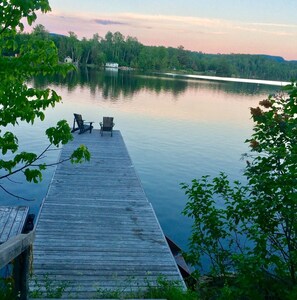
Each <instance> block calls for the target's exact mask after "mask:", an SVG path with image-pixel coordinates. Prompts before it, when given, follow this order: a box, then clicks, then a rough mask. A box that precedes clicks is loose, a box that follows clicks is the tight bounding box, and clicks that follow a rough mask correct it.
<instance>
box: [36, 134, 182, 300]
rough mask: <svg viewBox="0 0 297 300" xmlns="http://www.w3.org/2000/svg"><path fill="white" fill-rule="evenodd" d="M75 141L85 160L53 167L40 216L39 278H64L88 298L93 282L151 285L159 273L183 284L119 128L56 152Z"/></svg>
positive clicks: (64, 152) (77, 138) (77, 137)
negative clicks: (86, 155)
mask: <svg viewBox="0 0 297 300" xmlns="http://www.w3.org/2000/svg"><path fill="white" fill-rule="evenodd" d="M80 144H85V145H86V146H87V147H88V149H89V150H90V152H91V154H92V157H91V161H90V162H89V163H85V164H79V165H71V164H70V163H65V164H62V165H59V166H58V167H57V169H56V172H55V175H54V178H53V180H52V183H51V185H50V187H49V191H48V195H47V197H46V200H45V202H44V204H43V208H42V211H41V213H40V216H39V221H38V224H37V229H36V240H35V243H34V270H35V276H36V277H37V281H39V282H40V283H41V284H42V283H43V282H44V278H43V277H44V276H45V275H47V276H48V278H49V279H50V280H52V281H53V282H57V284H58V282H59V281H65V282H66V281H67V282H70V287H71V289H70V290H71V292H72V293H73V294H75V295H76V296H78V295H83V296H84V297H94V296H95V295H96V288H94V287H95V286H96V287H97V288H98V287H99V286H101V287H104V288H107V289H111V290H112V289H115V288H116V287H118V286H119V285H120V286H122V287H124V285H126V287H127V280H128V279H129V278H130V279H131V278H132V277H133V278H135V287H136V286H138V287H143V288H144V287H145V285H147V284H148V282H150V284H152V283H155V282H156V280H157V278H158V276H159V275H160V274H164V275H165V276H166V277H167V278H168V279H174V280H178V281H180V282H181V284H182V285H184V282H183V280H182V278H181V275H180V273H179V271H178V269H177V266H176V264H175V261H174V258H173V256H172V254H171V252H170V250H169V247H168V245H167V243H166V241H165V238H164V235H163V232H162V230H161V228H160V225H159V223H158V220H157V218H156V216H155V213H154V211H153V209H152V207H151V205H150V203H149V202H148V200H147V198H146V195H145V193H144V190H143V188H142V185H141V183H140V180H139V177H138V176H137V174H136V172H135V169H134V167H133V163H132V161H131V159H130V156H129V154H128V151H127V149H126V146H125V144H124V141H123V138H122V136H121V134H120V132H119V131H114V135H113V137H112V138H111V137H110V136H103V137H101V136H100V135H99V134H98V131H96V130H95V131H94V132H93V133H92V134H82V135H75V138H74V141H73V142H72V143H70V144H67V145H66V146H64V148H63V150H62V152H61V158H66V157H67V156H68V155H70V154H71V152H72V151H73V149H74V148H75V147H76V146H79V145H80ZM148 274H149V276H148ZM115 275H116V277H117V278H118V280H116V279H115ZM145 280H148V282H146V283H145ZM78 283H80V284H78ZM135 287H134V284H132V285H131V288H135ZM31 288H32V289H34V288H36V287H34V284H33V283H32V285H31Z"/></svg>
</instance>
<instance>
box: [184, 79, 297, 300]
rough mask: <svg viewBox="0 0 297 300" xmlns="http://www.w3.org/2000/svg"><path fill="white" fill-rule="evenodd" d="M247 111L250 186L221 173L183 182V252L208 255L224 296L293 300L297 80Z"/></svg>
mask: <svg viewBox="0 0 297 300" xmlns="http://www.w3.org/2000/svg"><path fill="white" fill-rule="evenodd" d="M251 114H252V118H253V121H254V122H255V125H254V133H253V134H252V136H251V138H250V139H248V140H247V142H248V143H249V145H250V147H251V153H250V154H248V155H245V158H246V159H247V165H246V168H245V172H244V175H245V176H246V178H247V182H248V184H247V185H243V184H241V183H240V182H238V181H236V182H234V183H232V184H231V183H230V182H229V180H228V178H227V176H226V175H225V174H223V173H222V174H220V176H218V177H216V178H214V179H212V180H210V178H209V177H208V176H204V177H202V178H201V179H199V180H196V179H195V180H193V182H192V184H191V185H188V184H183V185H182V187H183V188H184V189H185V192H186V194H187V196H188V198H189V201H188V203H187V205H186V207H185V210H184V214H185V215H187V216H189V217H191V218H193V229H192V235H191V238H190V244H189V245H190V251H189V253H188V258H189V260H190V262H191V263H192V264H194V265H197V266H200V267H202V262H203V261H204V262H205V261H207V260H208V263H209V265H210V268H209V271H210V274H212V275H213V276H215V277H216V278H220V280H222V281H223V284H224V287H222V289H221V290H220V293H222V292H226V287H228V293H229V298H228V299H253V298H255V299H296V297H297V86H296V83H292V84H290V85H288V86H287V87H286V88H285V89H284V92H282V93H280V94H277V95H272V96H269V97H268V99H266V100H263V101H261V102H260V103H259V106H258V107H256V108H251ZM198 273H199V272H198ZM217 291H218V290H217ZM231 296H232V297H231Z"/></svg>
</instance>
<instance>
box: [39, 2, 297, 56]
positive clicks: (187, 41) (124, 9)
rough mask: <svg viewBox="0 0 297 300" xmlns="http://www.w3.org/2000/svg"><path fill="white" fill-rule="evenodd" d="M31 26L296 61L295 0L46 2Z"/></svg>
mask: <svg viewBox="0 0 297 300" xmlns="http://www.w3.org/2000/svg"><path fill="white" fill-rule="evenodd" d="M49 2H50V5H51V7H52V12H50V13H48V14H46V15H39V17H38V19H37V21H36V23H35V24H39V23H40V24H43V25H44V26H45V27H46V29H47V30H48V31H50V32H55V33H60V34H65V35H68V32H69V31H73V32H75V33H76V34H77V35H78V37H79V38H82V37H87V38H91V37H92V35H93V34H94V33H98V34H99V35H100V36H102V37H104V36H105V34H106V32H108V31H111V32H116V31H119V32H121V33H122V34H123V35H124V36H125V37H127V36H128V35H129V36H133V37H136V38H137V39H138V41H139V42H141V43H142V44H144V45H163V46H166V47H168V46H172V47H178V46H180V45H183V46H184V47H185V49H188V50H194V51H202V52H204V53H249V54H271V55H277V56H282V57H284V58H285V59H287V60H293V59H294V60H297V17H296V16H297V1H296V0H282V1H280V0H223V1H221V0H207V1H206V0H149V1H144V0H125V1H123V0H108V1H103V0H102V1H99V0H83V1H74V0H63V1H61V0H49Z"/></svg>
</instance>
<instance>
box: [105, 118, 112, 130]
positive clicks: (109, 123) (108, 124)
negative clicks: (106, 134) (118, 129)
mask: <svg viewBox="0 0 297 300" xmlns="http://www.w3.org/2000/svg"><path fill="white" fill-rule="evenodd" d="M103 127H104V128H112V127H113V117H103Z"/></svg>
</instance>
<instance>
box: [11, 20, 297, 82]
mask: <svg viewBox="0 0 297 300" xmlns="http://www.w3.org/2000/svg"><path fill="white" fill-rule="evenodd" d="M31 39H43V40H44V39H49V40H52V41H53V42H54V43H55V45H56V47H57V49H58V56H59V60H60V61H62V62H63V61H64V60H65V58H66V57H70V58H71V60H72V61H73V62H74V63H75V64H77V65H93V66H100V67H103V66H104V65H105V63H106V62H115V63H118V64H119V66H122V67H128V68H133V69H134V68H135V69H139V70H144V71H171V72H173V71H175V72H187V73H196V74H201V75H213V76H226V77H240V78H255V79H267V80H281V81H290V80H294V79H296V78H297V61H286V60H284V59H283V58H282V57H276V56H269V55H250V54H207V53H202V52H195V51H190V50H186V49H185V48H184V47H183V46H179V47H177V48H173V47H164V46H145V45H143V44H142V43H140V42H139V41H138V40H137V38H135V37H131V36H127V37H125V36H124V35H123V34H121V33H120V32H115V33H112V32H110V31H109V32H107V33H106V35H105V36H104V37H101V36H99V34H97V33H96V34H94V35H93V37H92V38H90V39H87V38H83V39H81V40H79V39H78V37H77V35H76V34H75V33H74V32H69V36H64V35H59V34H52V33H49V32H48V31H47V30H46V29H45V27H44V26H43V25H41V24H39V25H37V26H35V27H34V29H33V31H32V33H31V34H25V33H20V34H18V36H17V42H18V45H22V44H24V43H26V42H27V41H28V40H31ZM15 51H17V49H15Z"/></svg>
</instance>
